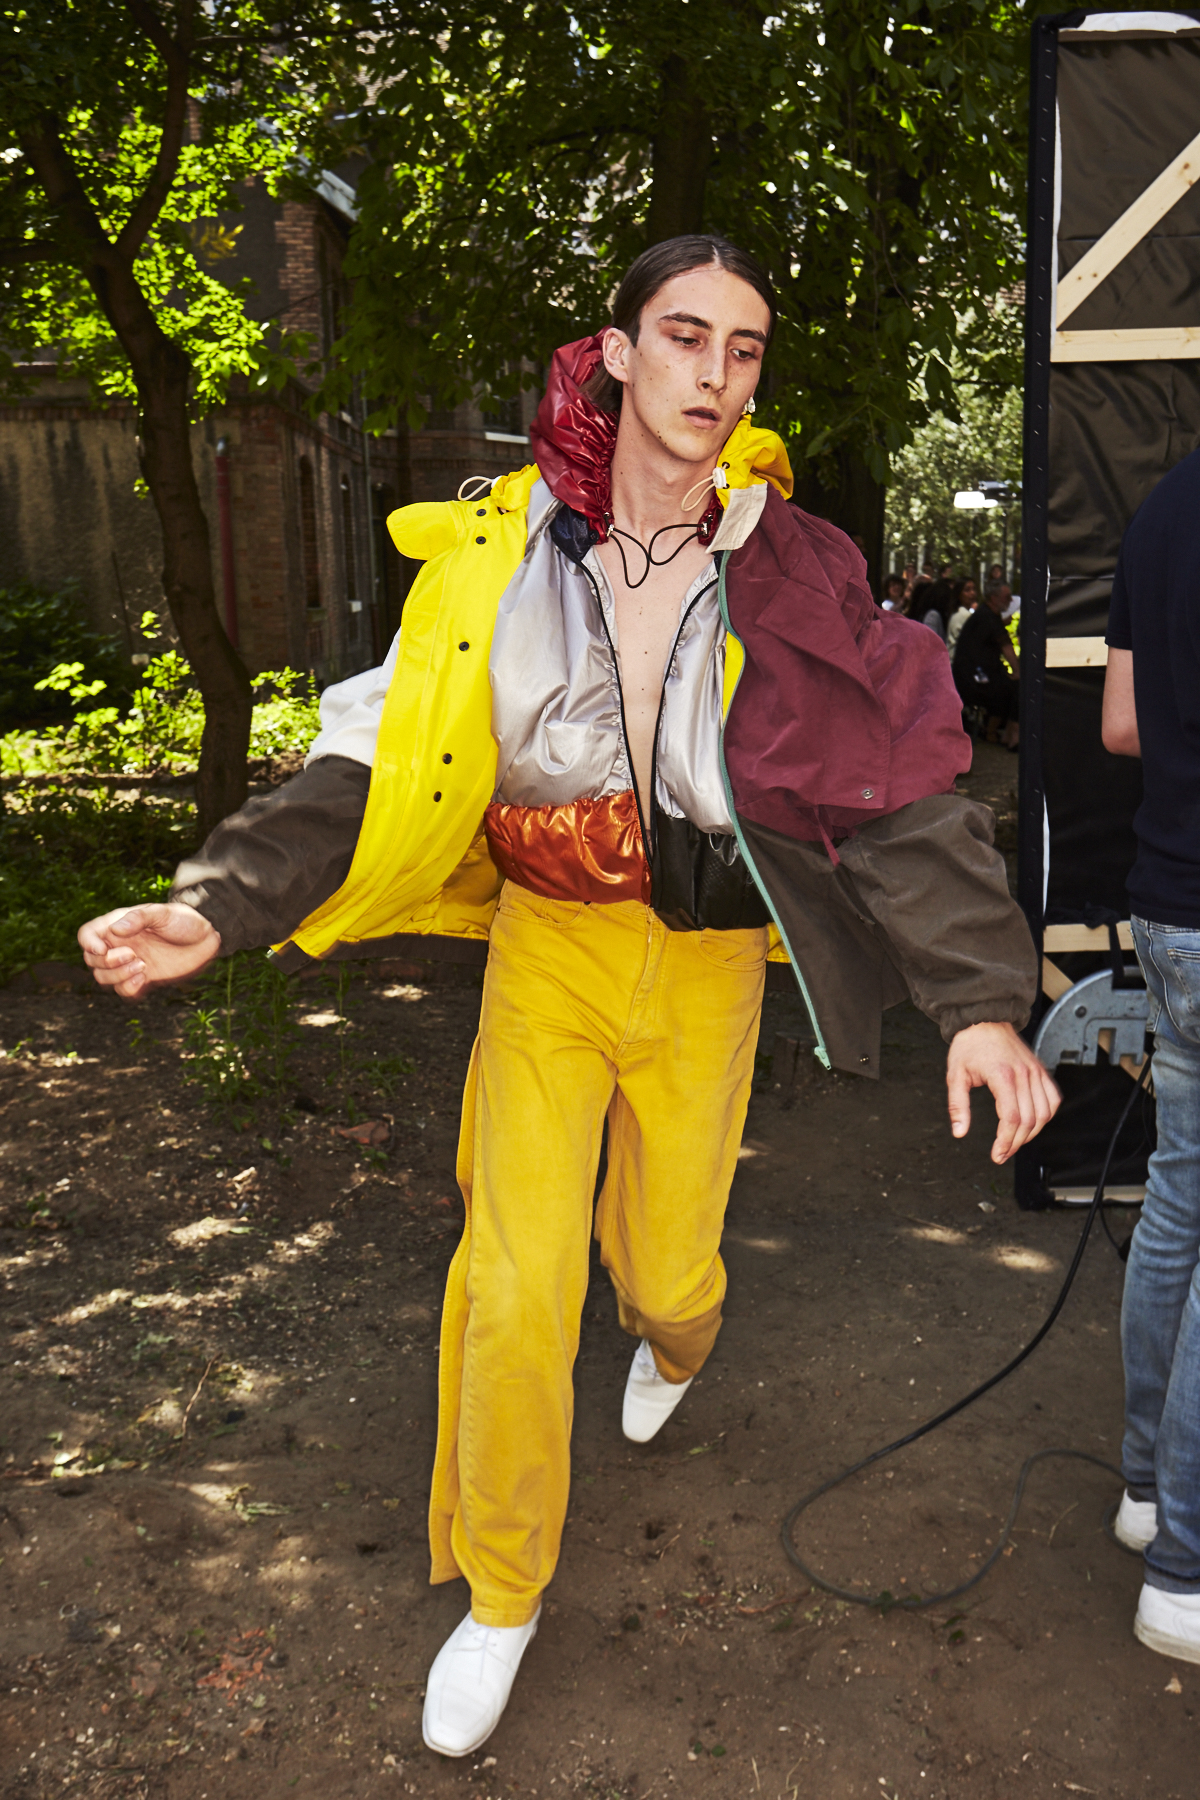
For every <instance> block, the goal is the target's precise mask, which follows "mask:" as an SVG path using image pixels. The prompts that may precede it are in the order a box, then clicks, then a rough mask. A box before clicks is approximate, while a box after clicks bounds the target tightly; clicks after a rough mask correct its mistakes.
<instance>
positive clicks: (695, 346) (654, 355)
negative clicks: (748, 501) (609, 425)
mask: <svg viewBox="0 0 1200 1800" xmlns="http://www.w3.org/2000/svg"><path fill="white" fill-rule="evenodd" d="M770 324H771V315H770V313H769V312H768V310H767V303H766V301H765V300H763V299H762V297H761V296H760V295H759V294H756V293H755V291H754V289H753V288H752V287H751V286H750V284H749V282H746V281H743V280H742V279H741V277H740V276H739V275H731V274H730V273H729V271H728V270H727V269H713V268H704V269H691V270H689V271H688V273H687V274H686V275H675V276H673V277H672V279H671V280H670V281H668V282H667V283H666V285H665V286H663V287H661V288H659V290H658V292H657V294H655V295H654V296H653V297H652V299H650V300H649V301H648V302H647V304H646V305H645V306H644V307H643V308H642V317H641V326H640V329H639V331H638V341H637V343H636V344H634V343H631V342H630V340H629V338H628V337H627V336H626V334H625V333H624V332H623V331H618V330H617V329H616V327H615V326H610V327H609V329H608V330H607V331H606V332H605V333H604V366H605V368H606V369H607V370H608V372H609V374H610V375H612V376H614V377H615V378H616V380H617V381H619V382H621V383H622V384H623V385H624V388H625V392H624V395H623V396H622V400H621V410H622V415H624V412H625V408H626V407H629V408H630V409H631V410H632V412H633V414H634V415H635V417H636V420H637V422H638V424H639V425H640V426H641V427H642V429H643V430H644V431H645V432H647V433H648V434H649V435H650V436H652V437H654V438H656V439H657V440H658V442H659V443H660V444H662V445H663V446H664V448H666V449H667V450H669V451H670V452H671V454H672V455H673V456H677V457H678V458H679V459H680V460H681V461H682V462H687V463H703V464H704V465H705V467H708V468H711V466H712V464H713V462H714V461H715V460H716V457H717V453H718V451H719V450H720V449H721V446H722V445H723V444H724V442H725V440H726V438H727V437H728V436H729V434H730V432H731V431H732V430H733V428H734V426H735V425H736V424H737V422H738V420H739V418H740V417H741V415H742V414H743V413H744V412H745V410H746V402H747V401H748V400H749V398H750V396H751V395H752V394H753V392H754V389H755V386H756V385H757V382H758V377H759V372H760V370H761V367H762V359H763V352H764V351H765V349H766V347H767V333H768V331H769V330H770Z"/></svg>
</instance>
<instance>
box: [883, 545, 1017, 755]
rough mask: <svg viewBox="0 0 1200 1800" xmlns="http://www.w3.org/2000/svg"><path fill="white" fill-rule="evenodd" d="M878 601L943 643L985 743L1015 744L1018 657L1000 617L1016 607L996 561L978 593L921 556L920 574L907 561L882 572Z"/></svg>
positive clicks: (950, 571)
mask: <svg viewBox="0 0 1200 1800" xmlns="http://www.w3.org/2000/svg"><path fill="white" fill-rule="evenodd" d="M880 605H881V606H882V607H883V609H884V611H885V612H899V613H904V614H906V615H907V616H908V617H909V618H911V619H918V620H919V621H920V622H921V624H922V625H925V626H928V628H929V630H930V631H934V632H936V633H937V635H938V637H940V638H941V640H942V642H943V643H944V644H945V646H946V649H947V652H948V654H949V656H950V661H951V667H952V669H953V672H954V685H955V687H956V688H957V689H958V692H959V695H960V696H961V698H962V703H963V706H964V708H971V709H973V710H977V711H978V713H979V714H980V715H981V716H982V720H983V734H984V736H985V738H986V739H987V741H988V742H989V743H999V744H1003V745H1004V747H1005V748H1006V749H1008V750H1015V749H1016V748H1017V741H1018V731H1019V726H1018V696H1019V693H1020V685H1019V675H1020V660H1019V656H1018V652H1017V647H1016V644H1015V643H1014V635H1015V630H1016V627H1015V625H1014V628H1013V634H1012V635H1010V632H1009V631H1008V630H1006V628H1005V620H1006V618H1010V617H1014V616H1015V615H1017V614H1018V612H1019V607H1020V602H1019V601H1017V602H1015V603H1014V601H1013V596H1012V589H1011V588H1010V587H1009V586H1008V584H1007V582H1006V581H1005V580H1004V572H1003V570H1002V569H1001V567H1000V564H999V563H993V565H992V567H991V569H990V570H989V572H988V579H987V582H986V584H985V586H984V591H983V598H982V600H981V599H980V596H979V590H978V588H977V587H976V585H975V583H974V581H972V580H971V579H970V577H969V576H968V577H967V578H966V579H965V580H955V579H954V574H953V565H952V564H950V563H941V564H938V565H935V564H933V563H932V562H927V563H925V564H924V565H923V567H922V569H921V572H920V574H918V573H917V570H916V567H915V565H913V564H909V565H908V567H907V568H906V569H905V570H904V571H903V573H893V574H891V575H888V576H885V578H884V581H883V587H882V592H881V594H880Z"/></svg>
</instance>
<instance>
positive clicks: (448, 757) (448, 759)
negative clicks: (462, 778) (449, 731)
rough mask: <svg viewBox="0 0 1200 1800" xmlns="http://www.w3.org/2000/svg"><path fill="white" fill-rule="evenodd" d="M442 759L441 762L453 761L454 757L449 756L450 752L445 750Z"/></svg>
mask: <svg viewBox="0 0 1200 1800" xmlns="http://www.w3.org/2000/svg"><path fill="white" fill-rule="evenodd" d="M442 761H443V762H453V761H454V758H453V757H452V756H451V754H450V752H449V751H448V750H447V752H446V754H445V756H443V758H442Z"/></svg>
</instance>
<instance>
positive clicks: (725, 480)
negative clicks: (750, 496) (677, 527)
mask: <svg viewBox="0 0 1200 1800" xmlns="http://www.w3.org/2000/svg"><path fill="white" fill-rule="evenodd" d="M728 486H729V477H728V476H727V475H726V473H725V471H724V469H723V468H722V467H721V465H720V463H718V464H717V466H716V468H715V469H714V470H713V472H712V474H711V475H705V476H703V477H702V479H701V480H699V481H697V482H696V483H695V485H694V486H693V487H690V488H689V489H688V491H687V493H686V494H685V495H684V496H683V500H682V502H681V504H680V511H681V512H691V510H692V508H693V506H695V505H696V504H697V500H703V498H704V496H705V494H707V493H708V491H709V489H710V488H727V487H728ZM693 496H695V497H693Z"/></svg>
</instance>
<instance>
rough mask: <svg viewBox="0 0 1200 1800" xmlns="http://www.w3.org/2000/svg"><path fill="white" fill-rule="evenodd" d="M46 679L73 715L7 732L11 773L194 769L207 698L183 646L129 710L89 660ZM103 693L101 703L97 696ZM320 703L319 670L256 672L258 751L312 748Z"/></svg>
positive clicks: (160, 659) (0, 763) (147, 675)
mask: <svg viewBox="0 0 1200 1800" xmlns="http://www.w3.org/2000/svg"><path fill="white" fill-rule="evenodd" d="M39 686H40V687H41V688H42V689H44V690H46V691H48V692H51V693H54V694H58V695H61V696H63V698H64V700H65V702H66V704H67V705H68V706H70V707H71V708H72V709H73V714H72V717H71V718H70V720H69V721H68V722H67V723H65V724H61V725H49V726H46V727H44V728H43V729H42V730H40V731H39V730H28V731H13V732H8V733H7V734H6V735H5V736H4V737H3V738H0V773H3V774H5V775H47V774H67V773H71V774H77V773H79V772H81V771H88V772H91V773H94V774H97V775H150V774H154V773H156V772H158V771H163V772H171V773H179V772H182V771H184V770H188V769H194V768H195V766H196V763H197V760H198V758H199V755H200V739H201V736H202V735H203V732H204V702H203V700H202V699H201V697H200V690H199V688H198V687H197V686H196V685H195V682H194V680H193V678H192V672H191V669H190V668H189V666H188V664H187V662H186V661H185V660H184V658H183V657H182V656H180V655H179V654H178V652H177V651H174V650H167V651H165V652H164V653H163V655H161V656H156V657H154V658H152V660H151V661H150V662H149V664H148V665H147V666H146V668H145V669H144V670H143V671H142V675H141V679H140V681H139V682H138V685H137V687H136V688H134V690H133V696H132V704H131V705H129V707H128V709H127V710H126V711H125V712H124V714H123V715H122V709H121V707H120V706H119V705H114V704H112V698H111V696H110V695H109V693H108V691H107V688H108V684H107V683H106V682H105V681H104V680H103V679H102V678H97V679H95V680H89V679H87V671H86V669H85V667H84V665H83V664H82V663H79V662H67V663H60V664H58V665H57V666H56V667H55V668H53V669H51V670H50V671H49V673H48V674H47V675H45V676H44V677H43V678H42V681H41V682H40V683H39ZM96 701H102V704H100V705H95V704H93V702H96ZM320 724H321V719H320V704H319V698H318V695H317V690H316V684H315V682H314V681H313V678H312V676H311V675H304V674H301V673H300V672H299V671H298V670H296V669H268V670H264V671H263V673H262V674H261V675H257V676H256V677H255V678H254V719H253V723H252V725H251V728H250V756H251V758H252V759H257V758H260V757H274V756H281V755H282V754H283V753H284V752H285V751H288V750H301V751H303V750H307V749H308V746H309V745H310V744H311V743H312V740H313V738H314V737H315V736H316V734H317V732H318V731H319V729H320Z"/></svg>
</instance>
